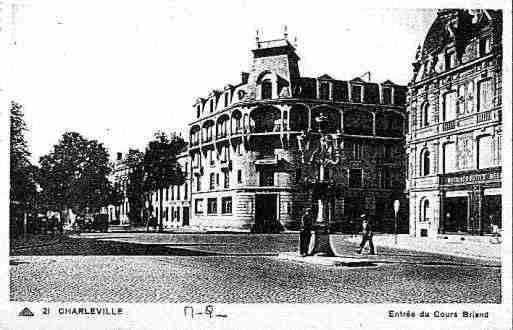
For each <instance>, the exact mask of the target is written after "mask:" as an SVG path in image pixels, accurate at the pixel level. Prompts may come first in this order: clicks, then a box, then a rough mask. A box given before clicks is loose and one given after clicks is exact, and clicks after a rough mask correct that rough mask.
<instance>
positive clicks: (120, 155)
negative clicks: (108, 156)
mask: <svg viewBox="0 0 513 330" xmlns="http://www.w3.org/2000/svg"><path fill="white" fill-rule="evenodd" d="M122 158H123V154H122V153H121V152H118V156H117V160H121V159H122Z"/></svg>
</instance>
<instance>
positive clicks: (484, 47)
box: [479, 37, 492, 56]
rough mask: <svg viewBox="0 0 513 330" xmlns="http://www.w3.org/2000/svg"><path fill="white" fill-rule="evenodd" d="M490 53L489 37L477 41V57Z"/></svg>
mask: <svg viewBox="0 0 513 330" xmlns="http://www.w3.org/2000/svg"><path fill="white" fill-rule="evenodd" d="M491 51H492V43H491V40H490V37H486V38H484V39H481V40H479V55H480V56H484V55H486V54H489V53H490V52H491Z"/></svg>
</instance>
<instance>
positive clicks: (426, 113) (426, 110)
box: [422, 102, 431, 127]
mask: <svg viewBox="0 0 513 330" xmlns="http://www.w3.org/2000/svg"><path fill="white" fill-rule="evenodd" d="M430 112H431V109H430V106H429V103H427V102H426V103H424V104H423V105H422V126H423V127H425V126H428V125H429V122H430V121H431V115H430Z"/></svg>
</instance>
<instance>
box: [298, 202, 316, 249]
mask: <svg viewBox="0 0 513 330" xmlns="http://www.w3.org/2000/svg"><path fill="white" fill-rule="evenodd" d="M312 221H313V218H312V209H311V208H307V209H306V210H305V214H304V215H303V217H302V218H301V231H300V233H299V253H300V254H301V256H302V257H306V256H307V255H308V247H309V246H310V238H311V237H312Z"/></svg>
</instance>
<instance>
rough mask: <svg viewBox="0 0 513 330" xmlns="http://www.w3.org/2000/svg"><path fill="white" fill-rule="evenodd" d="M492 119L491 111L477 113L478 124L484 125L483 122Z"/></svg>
mask: <svg viewBox="0 0 513 330" xmlns="http://www.w3.org/2000/svg"><path fill="white" fill-rule="evenodd" d="M491 119H492V112H491V111H487V112H478V113H477V122H478V123H482V122H485V121H489V120H491Z"/></svg>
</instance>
